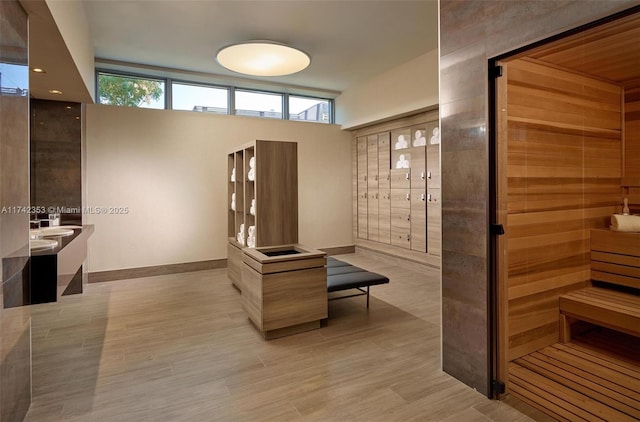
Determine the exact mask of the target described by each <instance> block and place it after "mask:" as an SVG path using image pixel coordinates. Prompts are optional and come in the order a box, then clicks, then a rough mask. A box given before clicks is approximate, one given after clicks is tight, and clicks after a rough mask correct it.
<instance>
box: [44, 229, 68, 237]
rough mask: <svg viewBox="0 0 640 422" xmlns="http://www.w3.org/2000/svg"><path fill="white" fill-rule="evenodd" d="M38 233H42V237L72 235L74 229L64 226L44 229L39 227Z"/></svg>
mask: <svg viewBox="0 0 640 422" xmlns="http://www.w3.org/2000/svg"><path fill="white" fill-rule="evenodd" d="M38 234H39V235H40V237H47V236H70V235H72V234H73V229H67V228H63V227H44V228H42V229H38Z"/></svg>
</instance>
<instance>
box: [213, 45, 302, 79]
mask: <svg viewBox="0 0 640 422" xmlns="http://www.w3.org/2000/svg"><path fill="white" fill-rule="evenodd" d="M216 60H217V61H218V63H220V64H221V65H222V66H224V67H226V68H227V69H229V70H232V71H234V72H238V73H243V74H245V75H252V76H282V75H290V74H292V73H296V72H300V71H301V70H303V69H305V68H306V67H307V66H309V63H311V58H310V57H309V55H308V54H307V53H305V52H303V51H300V50H298V49H295V48H293V47H289V46H287V45H284V44H280V43H277V42H273V41H249V42H246V43H241V44H234V45H230V46H228V47H224V48H222V49H221V50H220V51H218V54H217V55H216Z"/></svg>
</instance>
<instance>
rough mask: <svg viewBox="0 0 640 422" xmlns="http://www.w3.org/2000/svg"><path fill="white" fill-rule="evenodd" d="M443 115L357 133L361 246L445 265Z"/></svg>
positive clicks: (433, 114) (356, 216)
mask: <svg viewBox="0 0 640 422" xmlns="http://www.w3.org/2000/svg"><path fill="white" fill-rule="evenodd" d="M437 119H438V114H437V111H435V112H428V113H423V114H421V115H418V116H412V117H410V118H404V119H399V120H398V121H394V122H389V123H382V124H380V125H376V126H375V127H371V128H364V129H360V130H358V131H357V132H356V133H355V136H354V140H353V150H354V151H355V153H354V168H355V169H354V172H353V174H354V178H356V177H357V180H354V184H353V185H354V189H357V195H355V194H354V198H355V199H354V201H355V202H354V222H355V224H357V231H356V232H357V238H356V245H361V246H365V247H368V248H371V249H377V250H380V251H382V252H386V253H390V254H393V255H397V256H400V257H408V258H410V259H413V260H415V261H418V262H423V263H427V264H430V265H434V266H439V262H440V258H439V257H440V247H441V245H440V244H441V240H440V239H441V212H440V140H439V129H438V120H437Z"/></svg>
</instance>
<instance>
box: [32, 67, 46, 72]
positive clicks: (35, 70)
mask: <svg viewBox="0 0 640 422" xmlns="http://www.w3.org/2000/svg"><path fill="white" fill-rule="evenodd" d="M31 71H32V72H35V73H47V71H46V70H44V69H42V68H39V67H32V68H31Z"/></svg>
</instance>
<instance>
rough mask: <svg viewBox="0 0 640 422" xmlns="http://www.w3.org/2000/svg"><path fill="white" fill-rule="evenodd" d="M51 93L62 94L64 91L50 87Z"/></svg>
mask: <svg viewBox="0 0 640 422" xmlns="http://www.w3.org/2000/svg"><path fill="white" fill-rule="evenodd" d="M49 94H57V95H60V94H62V91H58V90H57V89H50V90H49Z"/></svg>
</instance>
